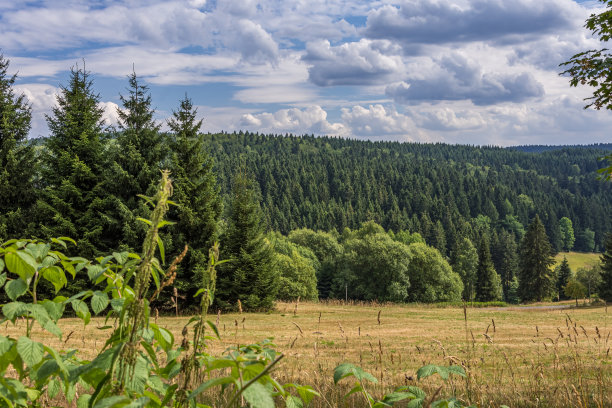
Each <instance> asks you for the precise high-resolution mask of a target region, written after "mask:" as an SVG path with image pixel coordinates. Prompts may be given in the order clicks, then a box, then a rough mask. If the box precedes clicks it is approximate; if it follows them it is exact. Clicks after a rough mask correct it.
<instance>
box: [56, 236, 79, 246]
mask: <svg viewBox="0 0 612 408" xmlns="http://www.w3.org/2000/svg"><path fill="white" fill-rule="evenodd" d="M57 239H59V240H61V241H68V242H70V243H71V244H72V245H74V246H77V243H76V241H75V240H74V239H72V238H68V237H58V238H57Z"/></svg>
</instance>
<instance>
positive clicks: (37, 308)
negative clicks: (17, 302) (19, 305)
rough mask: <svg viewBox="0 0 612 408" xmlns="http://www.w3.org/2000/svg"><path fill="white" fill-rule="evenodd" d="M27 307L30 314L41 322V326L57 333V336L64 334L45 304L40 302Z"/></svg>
mask: <svg viewBox="0 0 612 408" xmlns="http://www.w3.org/2000/svg"><path fill="white" fill-rule="evenodd" d="M27 309H28V311H29V312H30V315H31V316H32V317H33V318H34V320H36V321H37V322H38V324H40V326H41V327H42V328H43V329H45V330H47V331H48V332H49V333H52V334H55V335H56V336H57V337H61V336H62V331H61V330H60V328H59V327H57V325H56V324H55V322H54V321H53V320H51V318H50V317H49V314H48V313H47V309H45V307H44V306H43V305H39V304H28V305H27Z"/></svg>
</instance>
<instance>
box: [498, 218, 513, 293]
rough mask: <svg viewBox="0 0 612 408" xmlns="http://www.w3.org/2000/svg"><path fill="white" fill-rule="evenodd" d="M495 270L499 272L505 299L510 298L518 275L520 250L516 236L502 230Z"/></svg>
mask: <svg viewBox="0 0 612 408" xmlns="http://www.w3.org/2000/svg"><path fill="white" fill-rule="evenodd" d="M495 252H496V257H495V258H496V262H494V264H495V270H496V271H498V272H499V276H500V278H501V281H502V288H503V290H504V299H505V300H506V301H508V299H509V298H510V295H509V292H510V286H511V285H512V282H513V281H514V279H515V278H516V275H517V273H518V248H517V245H516V241H515V240H514V234H512V233H510V232H507V231H505V230H502V231H501V233H500V234H499V235H498V246H497V248H495Z"/></svg>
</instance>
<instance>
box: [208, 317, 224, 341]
mask: <svg viewBox="0 0 612 408" xmlns="http://www.w3.org/2000/svg"><path fill="white" fill-rule="evenodd" d="M206 324H208V325H209V326H210V328H211V329H212V331H213V332H214V333H215V336H217V338H218V339H219V340H221V336H220V335H219V329H217V325H216V324H214V323H213V322H211V321H210V320H207V321H206Z"/></svg>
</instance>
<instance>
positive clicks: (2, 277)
mask: <svg viewBox="0 0 612 408" xmlns="http://www.w3.org/2000/svg"><path fill="white" fill-rule="evenodd" d="M0 262H2V259H0ZM1 270H2V268H0V271H1ZM4 282H6V273H0V288H1V287H2V285H4Z"/></svg>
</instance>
